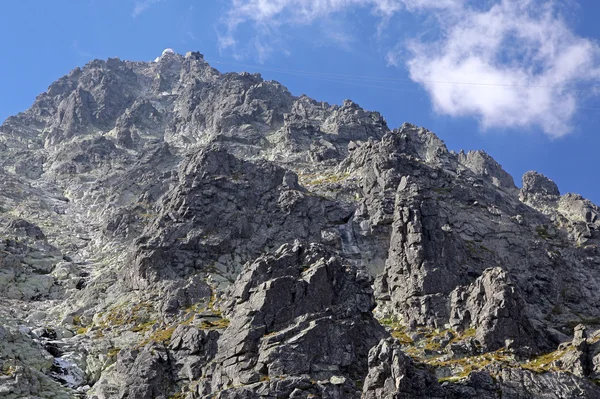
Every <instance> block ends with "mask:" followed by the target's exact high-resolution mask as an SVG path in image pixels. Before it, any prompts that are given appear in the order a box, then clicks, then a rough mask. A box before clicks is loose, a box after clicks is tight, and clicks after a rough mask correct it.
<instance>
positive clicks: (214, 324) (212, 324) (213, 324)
mask: <svg viewBox="0 0 600 399" xmlns="http://www.w3.org/2000/svg"><path fill="white" fill-rule="evenodd" d="M229 323H230V322H229V320H228V319H225V318H221V319H219V320H217V321H206V320H205V321H203V322H202V323H200V328H201V329H203V330H223V329H225V328H227V327H228V326H229Z"/></svg>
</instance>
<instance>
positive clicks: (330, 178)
mask: <svg viewBox="0 0 600 399" xmlns="http://www.w3.org/2000/svg"><path fill="white" fill-rule="evenodd" d="M349 176H350V173H347V172H346V173H341V174H329V175H323V176H320V177H317V178H316V179H312V180H306V181H305V183H304V184H306V185H308V186H318V185H321V184H332V183H339V182H341V181H343V180H346V179H347V178H348V177H349Z"/></svg>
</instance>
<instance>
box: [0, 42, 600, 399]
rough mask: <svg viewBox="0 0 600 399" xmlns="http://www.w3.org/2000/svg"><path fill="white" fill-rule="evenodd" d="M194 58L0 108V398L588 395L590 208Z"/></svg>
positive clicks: (595, 285)
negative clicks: (0, 118)
mask: <svg viewBox="0 0 600 399" xmlns="http://www.w3.org/2000/svg"><path fill="white" fill-rule="evenodd" d="M521 187H522V188H520V189H519V188H518V187H517V186H516V185H515V183H514V181H513V178H512V177H511V176H510V175H509V174H508V173H507V172H505V171H504V170H503V169H502V167H501V166H500V165H499V164H498V163H497V162H496V161H495V160H494V159H493V158H491V157H490V156H489V155H487V154H486V153H485V152H483V151H471V152H468V153H464V152H460V153H454V152H452V151H448V149H447V148H446V146H445V145H444V142H443V141H442V140H440V139H439V138H438V137H437V136H436V135H435V134H434V133H432V132H430V131H428V130H427V129H425V128H420V127H417V126H414V125H411V124H409V123H405V124H404V125H402V126H401V127H399V128H397V129H393V130H392V129H390V128H389V127H388V125H387V124H386V121H385V120H384V119H383V117H382V116H381V115H380V114H379V113H377V112H371V111H366V110H364V109H362V108H361V107H360V106H358V105H357V104H356V103H354V102H352V101H350V100H346V101H344V103H343V104H342V105H330V104H327V103H324V102H318V101H315V100H313V99H311V98H308V97H307V96H304V95H302V96H299V97H298V96H294V95H292V94H291V93H290V92H289V91H288V90H287V89H286V88H285V87H284V86H283V85H281V84H280V83H278V82H275V81H265V80H263V79H262V77H261V76H260V75H259V74H250V73H245V72H244V73H225V74H222V73H220V72H219V71H217V70H216V69H214V68H212V67H211V66H210V65H209V64H208V63H207V62H206V61H205V60H204V57H203V56H202V54H200V53H195V52H190V53H188V54H186V55H185V56H183V55H179V54H176V53H174V52H172V51H165V52H164V53H163V55H162V56H160V57H159V58H157V59H156V60H155V61H154V62H130V61H121V60H119V59H108V60H107V61H100V60H95V61H92V62H90V63H88V64H87V65H86V66H84V67H83V68H76V69H75V70H73V71H72V72H71V73H70V74H69V75H67V76H65V77H63V78H61V79H59V80H58V81H56V82H54V83H53V84H52V85H51V86H50V87H49V88H48V90H47V91H46V92H45V93H42V94H40V95H39V96H38V97H37V98H36V100H35V102H34V104H33V105H32V106H31V108H29V109H28V110H26V111H24V112H22V113H20V114H18V115H15V116H12V117H9V118H8V119H7V120H6V121H5V122H4V123H3V124H2V125H1V126H0V397H2V398H7V399H16V398H31V399H34V398H35V399H37V398H48V399H53V398H59V399H61V398H89V399H112V398H119V399H121V398H130V399H137V398H140V399H151V398H160V399H167V398H171V399H175V398H177V399H183V398H186V399H199V398H220V399H250V398H331V399H342V398H357V399H358V398H364V399H384V398H398V399H400V398H409V399H410V398H437V399H463V398H464V399H475V398H484V399H487V398H489V399H492V398H495V399H496V398H497V399H499V398H502V399H533V398H545V399H546V398H547V399H559V398H561V399H566V398H600V248H599V246H600V208H599V207H598V206H596V205H595V204H593V203H591V202H590V201H588V200H586V199H585V198H582V197H581V196H579V195H577V194H563V195H561V193H560V191H559V188H558V187H557V186H556V184H555V183H554V182H553V181H552V180H550V179H549V178H548V177H546V176H543V175H541V174H539V173H536V172H527V173H526V174H525V175H524V176H523V181H522V185H521Z"/></svg>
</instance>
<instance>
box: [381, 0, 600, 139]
mask: <svg viewBox="0 0 600 399" xmlns="http://www.w3.org/2000/svg"><path fill="white" fill-rule="evenodd" d="M442 28H443V29H444V32H443V35H442V38H441V39H440V40H438V41H435V42H433V43H427V42H423V41H415V42H412V43H411V44H410V45H409V50H410V52H411V53H412V54H411V56H410V59H409V60H408V61H407V67H408V70H409V72H410V77H411V79H413V80H414V81H416V82H418V83H421V84H422V85H423V86H424V88H425V89H426V90H427V91H428V92H429V94H430V96H431V99H432V102H433V105H434V107H435V109H436V110H437V111H438V112H440V113H443V114H447V115H451V116H475V117H477V118H479V120H480V122H481V125H482V126H483V127H484V128H490V127H517V128H519V127H529V126H538V127H540V128H541V129H542V130H543V131H544V132H545V133H547V134H549V135H550V136H554V137H558V136H561V135H564V134H566V133H568V132H569V131H570V130H571V119H572V117H573V116H574V114H575V112H576V110H577V103H578V100H579V98H578V95H579V94H580V93H582V92H581V91H580V90H578V89H580V88H581V86H582V85H585V84H586V83H587V84H589V83H590V82H591V81H592V80H593V79H597V78H599V77H600V69H599V66H600V64H599V62H598V61H599V60H598V54H599V51H598V50H599V48H598V46H597V44H596V43H594V42H592V41H590V40H587V39H584V38H581V37H578V36H577V35H575V34H574V33H573V32H572V31H571V30H570V29H569V28H568V26H567V25H566V24H565V22H564V21H563V20H562V19H561V18H560V17H558V16H557V14H556V10H555V9H554V8H553V4H552V3H551V2H544V3H542V2H539V1H533V0H521V1H520V0H502V1H501V2H500V3H498V4H496V5H494V6H493V7H491V8H490V9H488V10H485V11H473V10H470V9H464V10H462V11H461V14H460V16H458V17H457V18H450V19H449V20H448V25H446V26H443V27H442ZM388 62H390V63H393V62H396V63H397V56H396V55H395V54H394V53H393V52H391V53H389V54H388Z"/></svg>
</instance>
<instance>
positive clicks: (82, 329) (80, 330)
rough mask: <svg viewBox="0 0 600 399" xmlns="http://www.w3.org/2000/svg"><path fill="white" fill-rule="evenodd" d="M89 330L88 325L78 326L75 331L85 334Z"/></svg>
mask: <svg viewBox="0 0 600 399" xmlns="http://www.w3.org/2000/svg"><path fill="white" fill-rule="evenodd" d="M89 330H90V328H89V327H79V328H78V329H77V331H76V333H77V334H85V333H87V332H88V331H89Z"/></svg>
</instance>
